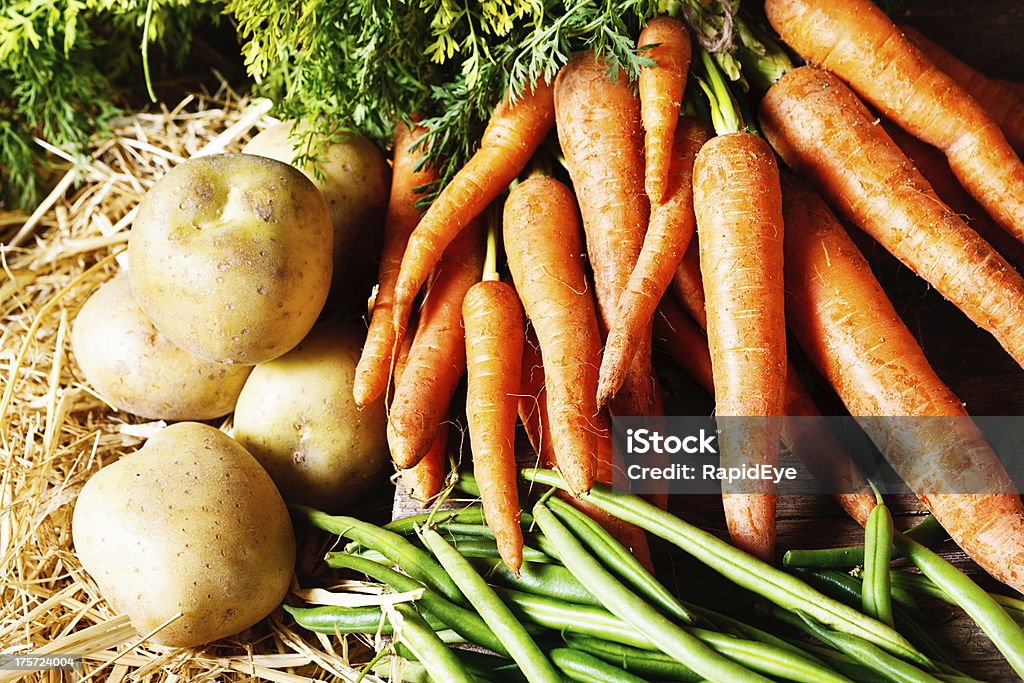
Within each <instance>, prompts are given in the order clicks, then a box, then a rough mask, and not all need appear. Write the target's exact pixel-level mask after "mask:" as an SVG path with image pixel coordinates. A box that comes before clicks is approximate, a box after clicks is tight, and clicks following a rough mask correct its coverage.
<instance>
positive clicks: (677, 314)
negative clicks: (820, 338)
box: [654, 247, 875, 526]
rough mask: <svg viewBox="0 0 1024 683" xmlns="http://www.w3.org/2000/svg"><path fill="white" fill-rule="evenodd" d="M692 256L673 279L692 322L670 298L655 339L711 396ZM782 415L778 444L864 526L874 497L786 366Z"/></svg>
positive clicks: (697, 272)
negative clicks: (793, 456) (798, 460)
mask: <svg viewBox="0 0 1024 683" xmlns="http://www.w3.org/2000/svg"><path fill="white" fill-rule="evenodd" d="M691 253H692V254H693V257H691ZM696 256H697V250H696V249H694V248H693V247H691V248H690V250H689V251H687V252H686V257H685V258H684V259H683V263H682V264H681V265H680V266H679V268H678V270H677V273H676V278H675V282H676V283H678V285H679V286H678V287H677V292H682V296H681V297H679V298H680V301H681V302H682V304H683V307H684V308H685V309H686V312H687V313H689V315H690V317H687V316H686V314H685V313H683V311H681V310H680V309H679V307H678V305H676V304H675V302H674V301H672V300H671V299H666V300H664V301H662V303H661V306H660V307H659V308H658V311H659V316H658V317H657V318H655V325H654V327H655V337H656V339H657V338H660V339H662V340H666V342H667V343H666V342H663V344H664V346H665V350H666V351H667V352H668V353H669V355H670V357H671V358H672V359H673V360H674V361H675V362H676V363H677V364H679V366H680V367H682V368H683V370H685V371H686V372H687V373H688V374H689V375H690V376H691V377H693V379H695V380H696V381H697V383H698V384H700V385H701V386H702V387H703V388H704V389H705V390H706V391H707V392H708V393H710V394H712V395H713V394H714V393H715V386H714V378H713V376H712V373H711V354H710V352H709V351H708V345H707V339H706V338H705V337H704V334H703V328H704V326H705V323H704V320H705V313H704V285H703V283H702V282H701V278H700V270H699V268H698V267H697V265H698V264H697V262H696V258H695V257H696ZM693 320H696V321H697V325H694V323H693ZM698 325H699V326H700V327H699V328H698ZM782 411H783V414H784V415H785V416H786V417H785V418H784V419H783V420H782V433H781V436H782V442H783V443H784V444H786V447H787V448H789V450H790V451H792V452H793V454H794V455H795V456H796V457H797V458H799V459H800V461H801V462H802V463H803V464H804V465H805V466H806V467H807V469H808V470H809V471H810V472H811V474H812V475H814V477H815V478H816V479H818V481H821V482H823V483H824V484H825V485H826V486H828V487H829V489H830V490H832V491H833V492H834V494H833V497H834V498H835V500H836V502H837V503H838V504H839V506H840V507H841V508H842V509H843V510H845V511H846V513H847V514H848V515H850V517H852V518H853V519H855V520H856V521H857V522H858V523H859V524H861V525H862V526H863V525H864V524H865V523H866V522H867V518H868V514H870V513H871V510H872V509H874V507H875V496H874V494H873V493H872V492H871V489H870V488H869V487H868V484H867V482H866V481H865V480H864V477H863V476H861V474H860V472H859V471H858V470H857V468H856V466H855V465H854V464H853V463H852V462H851V461H850V459H849V457H848V456H847V455H846V452H845V450H844V449H843V446H842V444H841V443H840V442H839V440H838V439H837V438H836V435H835V434H834V433H833V432H832V430H831V429H830V428H829V427H828V424H827V422H826V421H825V419H824V418H823V417H822V415H821V411H819V410H818V407H817V405H815V403H814V399H813V398H811V395H810V394H809V393H808V392H807V389H806V388H804V385H803V382H801V381H800V377H799V376H798V375H797V374H796V371H795V370H794V369H793V367H792V366H791V365H788V364H787V367H786V393H785V400H784V403H783V409H782Z"/></svg>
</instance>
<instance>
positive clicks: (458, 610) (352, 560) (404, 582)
mask: <svg viewBox="0 0 1024 683" xmlns="http://www.w3.org/2000/svg"><path fill="white" fill-rule="evenodd" d="M325 559H326V561H327V566H329V567H331V568H334V569H351V570H352V571H357V572H361V573H363V574H366V575H367V576H369V577H372V578H374V579H376V580H377V581H380V582H381V583H386V584H387V585H388V586H390V587H391V589H392V590H395V591H399V592H407V591H414V590H422V591H423V592H422V594H421V595H420V598H419V600H418V601H417V602H418V603H419V606H420V607H421V608H422V609H423V611H424V612H427V613H428V614H432V615H433V616H434V617H436V618H437V619H438V620H439V621H441V622H443V623H444V624H445V625H446V626H448V627H449V628H451V629H452V630H454V631H456V632H458V633H459V634H460V635H462V636H463V637H464V638H465V639H466V640H468V641H470V642H472V643H476V644H477V645H481V646H483V647H486V648H488V649H490V650H494V651H495V652H498V653H500V654H505V650H504V648H503V647H502V644H501V641H500V640H499V639H498V638H497V636H496V635H495V634H494V633H492V632H491V629H490V627H489V626H488V625H487V624H486V623H484V620H483V619H481V618H480V615H478V614H476V613H475V612H473V611H472V610H468V609H466V608H465V607H462V606H460V605H456V604H455V603H453V602H451V601H449V600H448V599H447V598H445V597H444V596H442V595H440V594H439V593H437V592H435V591H434V590H432V589H431V588H429V587H427V586H424V585H423V584H422V583H420V582H419V581H416V580H415V579H412V578H409V577H408V576H406V575H404V574H401V573H399V572H396V571H395V570H394V569H391V568H390V567H385V566H384V565H382V564H379V563H377V562H373V561H371V560H367V559H364V558H361V557H356V556H355V555H349V554H347V553H327V557H326V558H325Z"/></svg>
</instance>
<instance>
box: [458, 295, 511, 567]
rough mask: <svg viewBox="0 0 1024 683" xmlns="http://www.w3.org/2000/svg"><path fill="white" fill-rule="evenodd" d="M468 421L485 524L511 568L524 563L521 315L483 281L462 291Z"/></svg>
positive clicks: (504, 560) (508, 301)
mask: <svg viewBox="0 0 1024 683" xmlns="http://www.w3.org/2000/svg"><path fill="white" fill-rule="evenodd" d="M462 320H463V324H464V325H465V329H466V419H467V421H468V422H469V440H470V447H471V448H472V451H473V474H474V476H475V477H476V480H477V483H478V485H479V486H480V500H481V503H482V505H483V508H484V516H485V518H486V519H487V526H488V527H490V529H491V531H493V532H494V538H495V540H496V542H497V545H498V553H499V555H501V559H502V561H503V562H504V563H505V566H506V567H508V568H509V570H510V571H512V572H513V573H515V574H517V575H518V573H519V569H520V567H521V566H522V564H523V532H522V529H521V527H520V526H519V513H520V511H519V493H518V489H517V488H516V476H517V472H516V454H515V431H516V413H517V408H518V395H519V388H520V386H519V383H520V367H521V364H522V359H523V338H524V335H525V330H524V327H523V314H522V311H521V307H520V303H519V297H518V296H517V295H516V291H515V290H514V289H513V288H512V287H511V286H510V285H508V284H505V283H503V282H501V281H499V280H485V281H484V282H480V283H478V284H476V285H473V287H471V288H470V290H469V291H468V292H466V297H465V301H464V302H463V304H462Z"/></svg>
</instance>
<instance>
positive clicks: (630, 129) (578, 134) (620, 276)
mask: <svg viewBox="0 0 1024 683" xmlns="http://www.w3.org/2000/svg"><path fill="white" fill-rule="evenodd" d="M555 118H556V120H557V129H558V140H559V142H560V143H561V145H562V151H563V153H564V154H565V162H566V167H567V168H568V170H569V175H570V177H571V178H572V184H573V189H574V190H575V192H576V197H577V199H578V200H579V208H580V213H581V214H582V216H583V228H584V231H585V232H586V238H587V239H586V243H587V254H588V256H589V258H590V264H591V266H592V268H593V271H594V286H595V290H596V293H597V306H598V313H599V315H600V322H601V323H602V324H603V329H606V330H607V329H610V328H611V326H612V323H613V322H614V320H615V315H616V312H617V311H618V305H619V297H620V296H621V295H622V292H623V291H625V289H626V283H627V282H628V281H629V276H630V273H632V272H633V267H634V266H635V265H636V263H637V259H638V258H639V256H640V249H641V246H642V244H643V240H644V233H645V231H646V230H647V223H648V220H649V218H650V204H649V202H648V200H647V196H646V194H645V192H644V179H643V173H644V161H643V130H642V128H641V124H640V102H639V100H638V99H637V96H636V94H635V93H634V92H633V89H632V87H631V85H630V83H629V79H628V78H627V77H626V74H625V73H622V72H621V71H620V72H619V73H617V75H616V76H615V78H614V79H613V78H612V76H611V75H610V74H609V69H608V65H607V64H605V63H603V62H601V61H599V60H598V59H597V58H596V57H595V56H594V54H593V53H591V52H585V53H583V54H580V55H579V56H577V57H575V58H574V59H573V60H572V61H570V62H569V63H568V64H567V65H566V66H564V67H562V70H561V71H560V72H559V74H558V78H556V79H555ZM638 337H639V338H638V340H637V341H636V353H635V355H634V356H633V360H632V362H631V364H630V366H629V370H628V372H627V374H626V378H625V380H624V382H623V386H622V388H621V389H620V391H619V392H618V393H617V394H616V396H615V400H614V401H613V402H612V405H611V408H612V412H613V413H615V414H620V415H652V414H655V412H656V410H657V408H658V406H659V397H658V394H657V387H656V385H655V383H654V380H653V373H652V370H651V330H650V326H649V325H648V326H647V327H646V328H645V329H643V330H640V331H639V332H638ZM593 358H595V359H596V358H597V356H594V357H593ZM549 372H550V370H549ZM595 392H596V387H595ZM595 412H596V411H595Z"/></svg>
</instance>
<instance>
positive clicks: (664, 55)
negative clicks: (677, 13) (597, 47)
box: [637, 17, 690, 203]
mask: <svg viewBox="0 0 1024 683" xmlns="http://www.w3.org/2000/svg"><path fill="white" fill-rule="evenodd" d="M637 46H638V47H639V48H640V50H641V54H642V55H644V56H645V57H647V58H649V59H651V60H653V61H654V64H655V65H654V66H651V67H643V68H641V69H640V78H639V81H638V83H637V88H638V90H639V92H640V116H641V118H642V119H643V124H644V130H645V131H646V137H645V139H644V143H645V150H646V157H647V169H646V172H645V176H644V186H645V188H646V189H647V196H648V197H649V198H650V200H651V202H652V203H656V202H660V201H662V199H663V198H664V196H665V192H666V191H667V189H668V186H669V179H668V177H669V168H670V166H671V158H672V140H673V139H674V138H675V137H676V133H675V131H676V120H677V119H678V118H679V109H680V107H681V106H682V104H683V90H685V89H686V72H687V70H688V69H689V68H690V34H689V33H688V32H687V31H686V25H685V24H683V22H681V21H679V20H678V19H673V18H672V17H657V18H655V19H651V20H650V21H649V22H647V25H646V26H644V29H643V30H642V31H641V32H640V37H639V39H637Z"/></svg>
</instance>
